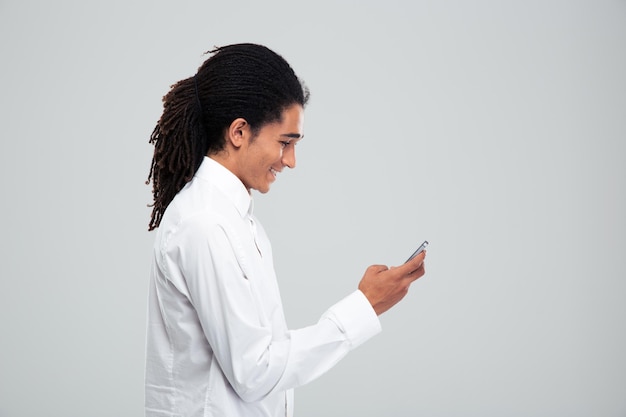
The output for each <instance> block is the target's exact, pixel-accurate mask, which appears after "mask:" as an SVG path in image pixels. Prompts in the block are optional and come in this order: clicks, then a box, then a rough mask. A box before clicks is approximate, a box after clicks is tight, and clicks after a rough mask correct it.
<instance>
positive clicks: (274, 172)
mask: <svg viewBox="0 0 626 417" xmlns="http://www.w3.org/2000/svg"><path fill="white" fill-rule="evenodd" d="M270 172H271V173H272V175H274V178H276V175H278V171H276V170H275V169H274V168H270Z"/></svg>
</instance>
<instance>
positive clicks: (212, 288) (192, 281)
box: [145, 157, 380, 417]
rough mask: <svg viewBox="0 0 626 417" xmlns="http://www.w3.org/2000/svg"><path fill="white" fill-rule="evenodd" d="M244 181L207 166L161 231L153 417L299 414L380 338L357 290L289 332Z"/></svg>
mask: <svg viewBox="0 0 626 417" xmlns="http://www.w3.org/2000/svg"><path fill="white" fill-rule="evenodd" d="M252 207H253V204H252V199H251V197H250V194H249V193H248V191H247V190H246V188H245V187H244V185H243V184H242V183H241V181H240V180H239V179H238V178H237V177H236V176H235V175H234V174H232V173H231V172H230V171H229V170H228V169H226V168H225V167H223V166H222V165H220V164H219V163H218V162H216V161H214V160H212V159H210V158H208V157H205V158H204V161H203V162H202V164H201V166H200V168H199V169H198V172H197V173H196V175H195V176H194V178H193V179H192V181H190V182H189V183H188V184H187V185H186V186H185V187H184V188H183V190H181V191H180V192H179V193H178V194H177V195H176V197H175V198H174V200H173V201H172V202H171V203H170V205H169V206H168V208H167V210H166V212H165V214H164V216H163V219H162V221H161V224H160V226H159V228H158V230H157V233H156V240H155V245H154V258H153V264H152V270H151V280H150V295H149V303H148V329H147V346H146V381H145V383H146V391H145V395H146V397H145V403H146V404H145V405H146V408H145V409H146V416H147V417H157V416H158V417H164V416H185V417H192V416H193V417H195V416H203V417H206V416H220V417H238V416H241V417H255V416H259V417H260V416H263V417H269V416H272V417H278V416H281V417H282V416H289V417H291V416H292V415H293V391H292V389H293V388H294V387H297V386H300V385H303V384H306V383H308V382H310V381H311V380H313V379H315V378H317V377H318V376H320V375H321V374H323V373H324V372H326V371H327V370H329V369H330V368H331V367H332V366H333V365H335V364H336V363H337V362H338V361H339V360H340V359H341V358H342V357H344V356H345V355H346V354H347V353H348V352H349V351H350V350H352V349H354V348H355V347H357V346H358V345H360V344H361V343H363V342H364V341H366V340H367V339H369V338H370V337H372V336H373V335H375V334H377V333H378V332H379V331H380V322H379V320H378V317H377V316H376V313H375V312H374V310H373V309H372V307H371V305H370V304H369V302H368V301H367V299H366V298H365V296H364V295H363V293H361V292H360V291H358V290H357V291H355V292H354V293H352V294H350V295H348V296H347V297H346V298H344V299H343V300H341V301H340V302H339V303H337V304H335V305H334V306H333V307H331V308H330V309H328V310H327V311H326V313H324V315H323V316H322V317H321V319H320V320H319V322H318V323H317V324H315V325H312V326H310V327H306V328H303V329H298V330H289V329H287V326H286V322H285V318H284V315H283V308H282V303H281V299H280V294H279V291H278V285H277V282H276V276H275V272H274V266H273V261H272V248H271V246H270V242H269V240H268V238H267V235H266V234H265V231H264V230H263V227H262V226H261V225H260V224H259V222H258V220H257V219H256V218H255V217H254V216H253V214H252Z"/></svg>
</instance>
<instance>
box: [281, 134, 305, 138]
mask: <svg viewBox="0 0 626 417" xmlns="http://www.w3.org/2000/svg"><path fill="white" fill-rule="evenodd" d="M280 136H282V137H284V138H289V139H302V138H303V137H304V135H301V134H299V133H283V134H282V135H280Z"/></svg>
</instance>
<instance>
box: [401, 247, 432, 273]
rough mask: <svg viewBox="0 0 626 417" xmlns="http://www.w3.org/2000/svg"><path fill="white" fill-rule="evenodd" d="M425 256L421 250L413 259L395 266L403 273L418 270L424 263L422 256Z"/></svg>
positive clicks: (424, 252)
mask: <svg viewBox="0 0 626 417" xmlns="http://www.w3.org/2000/svg"><path fill="white" fill-rule="evenodd" d="M425 257H426V251H423V252H422V253H420V254H419V255H416V256H415V257H414V258H413V259H411V260H409V261H407V262H405V263H404V264H402V265H400V266H398V267H396V269H397V270H398V272H400V273H403V274H410V273H412V272H413V271H416V270H418V269H419V268H420V267H421V266H422V265H423V263H424V258H425Z"/></svg>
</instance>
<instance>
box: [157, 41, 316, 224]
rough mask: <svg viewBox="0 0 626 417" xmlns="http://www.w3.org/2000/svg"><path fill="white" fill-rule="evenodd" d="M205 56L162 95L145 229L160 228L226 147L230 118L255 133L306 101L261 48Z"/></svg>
mask: <svg viewBox="0 0 626 417" xmlns="http://www.w3.org/2000/svg"><path fill="white" fill-rule="evenodd" d="M209 53H210V54H212V56H211V57H209V58H208V59H207V60H206V61H205V62H204V63H203V64H202V65H201V66H200V68H199V69H198V71H197V73H196V74H195V75H194V76H193V77H190V78H187V79H184V80H181V81H179V82H177V83H176V84H174V85H173V86H172V87H171V90H170V91H169V92H168V93H167V94H166V95H165V96H164V97H163V114H162V115H161V118H160V119H159V121H158V123H157V125H156V127H155V128H154V131H153V132H152V135H151V136H150V141H149V142H150V143H151V144H153V145H154V155H153V158H152V164H151V166H150V173H149V174H148V180H147V181H146V184H149V183H150V181H152V194H153V198H154V203H153V204H152V205H151V206H152V216H151V219H150V223H149V225H148V230H154V229H155V228H157V227H158V226H159V224H160V223H161V219H162V217H163V213H164V212H165V209H166V208H167V206H168V205H169V204H170V202H171V201H172V200H173V199H174V196H175V195H176V194H177V193H178V192H179V191H180V190H181V189H182V188H183V187H184V186H185V184H187V182H189V181H190V180H191V179H192V178H193V176H194V174H195V173H196V171H197V170H198V168H199V167H200V164H201V163H202V160H203V158H204V157H205V156H206V155H211V154H215V153H217V152H219V151H221V150H222V149H223V148H224V145H225V138H224V132H225V130H226V128H227V127H228V126H229V125H230V123H231V122H232V121H233V120H235V119H237V118H239V117H242V118H244V119H245V120H246V121H247V122H248V123H249V125H250V127H251V128H252V130H253V132H255V131H258V130H259V129H260V128H261V127H263V126H264V125H265V124H268V123H272V122H276V121H279V120H280V119H281V115H282V112H283V110H285V109H286V108H287V107H289V106H291V105H293V104H300V105H301V106H303V107H304V106H305V105H306V103H307V101H308V99H309V91H308V89H307V88H306V86H304V84H303V83H302V82H301V81H300V80H299V79H298V77H297V76H296V75H295V73H294V71H293V69H292V68H291V67H290V66H289V64H288V63H287V61H285V60H284V59H283V58H282V57H281V56H280V55H278V54H276V53H275V52H273V51H271V50H270V49H268V48H267V47H265V46H261V45H256V44H251V43H243V44H235V45H228V46H223V47H219V48H216V49H214V50H212V51H209Z"/></svg>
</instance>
